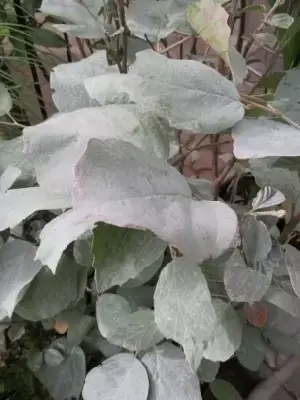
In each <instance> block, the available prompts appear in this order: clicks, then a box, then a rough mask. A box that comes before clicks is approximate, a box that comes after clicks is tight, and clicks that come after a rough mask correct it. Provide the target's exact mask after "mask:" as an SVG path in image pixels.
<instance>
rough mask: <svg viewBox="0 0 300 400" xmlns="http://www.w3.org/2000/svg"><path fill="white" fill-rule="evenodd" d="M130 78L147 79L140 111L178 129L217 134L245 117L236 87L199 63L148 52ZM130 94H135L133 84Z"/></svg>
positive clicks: (139, 99) (138, 60)
mask: <svg viewBox="0 0 300 400" xmlns="http://www.w3.org/2000/svg"><path fill="white" fill-rule="evenodd" d="M129 74H135V75H139V76H141V77H142V78H143V81H142V83H141V84H140V93H139V94H136V99H135V101H136V102H137V103H138V104H139V105H140V107H141V108H142V109H146V110H147V109H148V110H152V111H155V112H156V113H157V114H158V115H160V116H161V117H163V118H166V119H167V120H168V121H169V124H170V125H171V126H172V127H174V128H176V129H185V130H188V131H190V132H194V133H199V132H206V133H217V132H220V131H222V130H225V129H227V128H230V127H232V126H233V125H234V124H235V123H236V122H238V121H240V120H241V119H242V118H243V116H244V107H243V106H242V104H241V103H240V102H239V94H238V91H237V89H236V87H235V85H234V84H233V83H232V82H230V81H229V80H227V79H226V78H225V77H223V76H222V75H221V74H219V73H218V72H217V71H216V70H214V69H213V68H210V67H208V66H207V65H205V64H202V63H199V62H198V61H194V60H174V59H169V58H166V57H164V56H163V55H160V54H158V53H157V52H154V51H153V50H144V51H141V52H139V53H138V54H137V56H136V61H135V63H134V64H133V65H132V66H131V68H130V70H129ZM128 82H129V83H130V82H131V79H130V76H129V78H128ZM128 93H132V88H131V86H130V84H129V85H128Z"/></svg>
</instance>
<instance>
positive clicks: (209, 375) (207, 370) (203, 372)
mask: <svg viewBox="0 0 300 400" xmlns="http://www.w3.org/2000/svg"><path fill="white" fill-rule="evenodd" d="M219 368H220V363H219V362H214V361H210V360H206V359H205V358H203V359H202V361H201V364H200V367H199V368H198V371H197V375H198V378H199V380H200V381H201V382H213V381H214V380H215V379H216V376H217V374H218V371H219Z"/></svg>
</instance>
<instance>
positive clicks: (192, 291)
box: [154, 258, 218, 351]
mask: <svg viewBox="0 0 300 400" xmlns="http://www.w3.org/2000/svg"><path fill="white" fill-rule="evenodd" d="M154 310H155V321H156V323H157V326H158V328H159V330H160V331H161V332H162V333H163V334H164V336H165V337H166V338H168V339H172V340H175V341H176V342H178V343H180V344H181V345H184V344H186V345H190V344H191V343H195V347H196V349H195V350H196V351H197V347H198V345H199V346H200V347H201V346H202V342H204V341H207V340H208V339H209V338H210V337H211V336H212V335H213V331H214V329H215V328H216V325H217V323H218V321H217V315H216V312H215V309H214V307H213V305H212V302H211V296H210V292H209V289H208V286H207V282H206V279H205V277H204V275H203V273H202V271H201V269H200V267H199V266H198V265H196V264H192V263H190V262H189V261H187V260H186V259H184V258H178V259H175V260H173V261H172V262H170V263H169V264H168V265H167V266H166V267H165V268H164V269H163V270H162V272H161V274H160V277H159V280H158V283H157V285H156V289H155V294H154Z"/></svg>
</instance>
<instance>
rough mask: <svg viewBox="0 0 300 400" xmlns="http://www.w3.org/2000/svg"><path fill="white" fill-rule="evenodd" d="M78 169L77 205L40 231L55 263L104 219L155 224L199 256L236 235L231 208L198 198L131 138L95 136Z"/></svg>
mask: <svg viewBox="0 0 300 400" xmlns="http://www.w3.org/2000/svg"><path fill="white" fill-rule="evenodd" d="M117 160H118V161H117ZM75 175H76V178H75V181H76V182H75V187H74V190H73V205H74V210H73V211H71V212H69V213H65V214H63V215H61V216H59V217H58V218H56V219H54V220H53V221H51V222H50V223H49V224H47V225H46V227H45V228H44V229H43V231H42V232H41V239H42V240H41V245H40V247H39V249H38V253H37V257H38V258H39V259H41V260H43V262H44V263H45V264H46V265H48V266H49V267H51V268H54V265H55V263H56V262H57V260H59V258H60V256H61V253H62V251H63V250H64V249H65V248H66V247H67V245H68V244H69V243H70V242H71V241H73V240H75V239H77V237H78V236H79V235H81V234H83V233H84V232H85V231H87V230H89V229H91V228H92V227H93V226H94V224H95V223H96V222H99V221H103V222H105V223H108V224H112V225H117V226H120V227H134V228H136V229H147V230H150V231H151V232H153V233H155V234H156V235H157V236H158V237H159V238H161V239H162V240H164V241H165V242H167V243H170V244H171V245H173V246H174V247H177V248H178V249H179V251H181V252H182V253H183V254H184V255H186V256H187V257H188V258H189V259H191V260H193V261H196V262H202V261H203V260H204V259H205V258H214V257H217V256H218V255H220V254H222V253H223V252H224V251H225V250H226V249H227V248H228V247H230V246H231V245H232V243H233V242H234V240H235V238H236V234H237V217H236V214H235V213H234V211H233V210H232V209H230V208H229V207H228V206H227V205H225V204H224V203H221V202H217V201H215V202H214V201H205V200H203V201H195V200H193V199H192V198H191V190H190V188H189V186H188V183H187V181H186V180H185V178H184V177H183V176H182V175H181V174H180V173H179V172H178V171H177V170H176V169H175V168H173V167H171V166H170V165H169V164H167V162H165V161H164V160H163V159H159V158H157V157H155V156H151V155H150V154H147V153H145V152H144V151H142V150H140V149H139V148H137V147H136V146H134V145H132V144H130V143H126V142H123V141H120V140H105V141H98V140H91V141H90V142H89V144H88V147H87V150H86V152H85V154H84V155H83V156H82V158H81V160H80V161H79V163H78V164H77V166H76V168H75ZM132 182H134V185H133V184H132ZM54 238H55V243H54V241H53V239H54ZM58 238H59V239H58Z"/></svg>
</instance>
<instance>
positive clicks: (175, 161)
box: [172, 135, 209, 167]
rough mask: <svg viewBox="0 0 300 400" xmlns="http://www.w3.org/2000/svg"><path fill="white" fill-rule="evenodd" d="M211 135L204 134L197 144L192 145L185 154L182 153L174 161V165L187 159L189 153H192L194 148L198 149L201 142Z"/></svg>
mask: <svg viewBox="0 0 300 400" xmlns="http://www.w3.org/2000/svg"><path fill="white" fill-rule="evenodd" d="M208 136H209V135H204V136H202V138H201V139H200V140H199V142H197V144H195V145H194V146H192V147H190V148H189V149H188V150H187V152H186V153H185V154H180V155H179V156H178V158H176V160H174V162H173V163H172V165H173V167H175V166H176V165H178V164H179V163H180V162H181V161H182V160H183V159H185V158H186V157H187V156H188V155H189V154H191V153H192V152H193V151H194V150H198V149H199V148H200V146H201V144H202V143H203V142H204V140H205V139H207V138H208Z"/></svg>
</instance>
